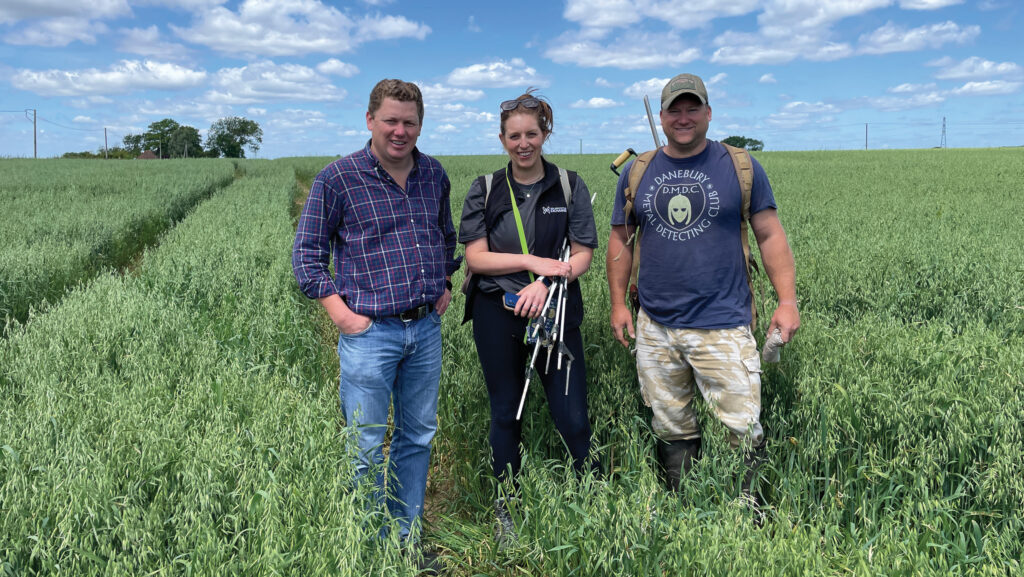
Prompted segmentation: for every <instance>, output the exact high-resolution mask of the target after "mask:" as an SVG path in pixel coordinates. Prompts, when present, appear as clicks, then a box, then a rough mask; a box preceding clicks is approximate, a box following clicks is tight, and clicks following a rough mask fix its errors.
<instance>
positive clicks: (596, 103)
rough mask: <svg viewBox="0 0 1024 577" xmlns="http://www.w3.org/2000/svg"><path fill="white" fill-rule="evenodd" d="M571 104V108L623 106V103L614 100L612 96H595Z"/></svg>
mask: <svg viewBox="0 0 1024 577" xmlns="http://www.w3.org/2000/svg"><path fill="white" fill-rule="evenodd" d="M569 106H570V107H571V108H614V107H616V106H622V103H621V102H617V101H615V100H612V99H611V98H600V97H594V98H591V99H590V100H582V99H581V100H577V101H576V102H573V103H572V104H570V105H569Z"/></svg>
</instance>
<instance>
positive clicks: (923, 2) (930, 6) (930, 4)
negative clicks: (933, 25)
mask: <svg viewBox="0 0 1024 577" xmlns="http://www.w3.org/2000/svg"><path fill="white" fill-rule="evenodd" d="M963 1H964V0H900V8H903V9H904V10H938V9H939V8H945V7H947V6H954V5H956V4H963Z"/></svg>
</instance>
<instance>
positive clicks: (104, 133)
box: [103, 126, 110, 160]
mask: <svg viewBox="0 0 1024 577" xmlns="http://www.w3.org/2000/svg"><path fill="white" fill-rule="evenodd" d="M109 158H110V156H109V155H108V154H107V127H106V126H104V127H103V160H107V159H109Z"/></svg>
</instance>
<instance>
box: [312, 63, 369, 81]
mask: <svg viewBox="0 0 1024 577" xmlns="http://www.w3.org/2000/svg"><path fill="white" fill-rule="evenodd" d="M316 69H317V70H318V71H320V72H321V73H322V74H331V75H334V76H341V77H342V78H352V77H353V76H355V75H356V74H359V68H357V67H356V65H355V64H349V63H348V62H342V61H341V60H338V59H337V58H328V59H327V60H324V61H323V62H321V63H320V64H317V65H316Z"/></svg>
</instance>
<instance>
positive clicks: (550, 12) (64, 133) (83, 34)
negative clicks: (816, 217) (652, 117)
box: [0, 0, 1024, 157]
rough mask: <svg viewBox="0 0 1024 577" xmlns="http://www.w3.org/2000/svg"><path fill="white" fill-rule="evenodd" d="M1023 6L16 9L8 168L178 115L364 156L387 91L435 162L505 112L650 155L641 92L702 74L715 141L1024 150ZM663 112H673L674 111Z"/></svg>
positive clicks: (1, 132) (140, 2) (126, 1)
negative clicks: (395, 91) (412, 89)
mask: <svg viewBox="0 0 1024 577" xmlns="http://www.w3.org/2000/svg"><path fill="white" fill-rule="evenodd" d="M1022 33H1024V6H1022V4H1021V2H1020V1H1019V0H833V1H829V0H771V1H767V2H758V1H754V0H728V1H719V0H692V1H689V2H670V1H667V0H629V1H627V0H568V1H563V2H545V1H534V0H520V1H518V2H502V3H491V2H465V1H461V0H459V1H447V2H417V1H401V0H393V1H388V0H373V1H371V0H362V1H359V0H353V1H350V2H332V1H328V0H244V1H241V2H239V1H225V0H92V1H90V2H70V1H68V0H0V111H2V112H0V157H2V156H15V157H19V156H20V157H24V156H28V157H31V156H32V123H31V122H30V121H29V120H27V119H26V117H27V115H26V113H25V112H24V109H36V110H37V111H38V117H39V122H38V133H37V136H38V142H39V144H38V146H39V156H41V157H48V156H56V155H60V154H61V153H63V152H66V151H81V150H97V149H99V148H101V147H102V146H103V133H104V128H106V129H107V133H108V139H109V143H110V144H111V145H114V144H118V143H120V139H121V137H123V136H124V135H125V134H127V133H133V132H134V133H138V132H141V131H144V130H145V128H146V126H148V125H149V124H150V123H151V122H155V121H157V120H160V119H163V118H167V117H170V118H173V119H175V120H176V121H178V122H179V123H182V124H188V125H191V126H194V127H196V128H198V129H200V131H201V132H203V133H204V135H205V132H206V130H207V129H208V128H209V126H210V124H211V123H212V122H213V121H215V120H216V119H218V118H221V117H224V116H229V115H236V116H244V117H247V118H252V119H254V120H256V121H258V122H259V123H260V125H261V126H262V127H263V131H264V138H263V146H262V148H261V150H260V151H259V153H258V156H260V157H280V156H306V155H334V154H345V153H348V152H351V151H352V150H355V149H357V148H360V147H361V146H362V145H363V144H364V143H365V141H366V139H367V138H368V133H367V131H366V122H365V118H364V114H365V110H366V101H367V98H368V94H369V91H370V89H371V88H372V87H373V85H374V84H375V83H376V82H377V80H379V79H381V78H385V77H396V78H402V79H404V80H409V81H413V82H416V83H417V84H419V85H420V86H421V88H422V89H423V92H424V96H425V100H426V104H427V112H426V118H425V121H424V131H423V135H422V136H421V137H420V141H419V147H420V149H421V150H423V151H424V152H427V153H430V154H483V153H500V152H501V148H500V145H499V143H498V139H497V133H498V117H497V114H496V113H497V110H498V103H499V102H500V101H502V100H505V99H508V98H512V97H515V96H516V95H518V94H520V93H521V92H522V91H523V90H524V89H525V88H527V87H528V86H533V87H537V88H539V89H540V93H541V94H543V95H544V96H546V97H547V98H548V99H549V101H550V102H551V103H552V105H553V107H554V112H555V133H554V134H553V135H552V138H551V140H550V141H549V142H548V144H547V145H546V148H545V150H546V151H547V152H549V153H561V152H578V151H579V150H580V148H581V146H582V149H583V151H584V152H588V153H593V152H619V151H621V150H623V149H624V148H625V147H627V146H629V147H633V148H637V149H646V148H649V147H650V146H651V145H652V140H651V136H650V129H649V128H648V125H647V121H646V117H645V114H644V109H643V104H642V96H643V94H645V93H647V94H650V95H651V96H652V99H653V101H654V102H653V106H655V107H656V106H657V104H658V98H659V97H660V90H661V87H662V85H663V84H664V83H665V81H666V80H667V79H669V78H670V77H672V76H673V75H675V74H677V73H679V72H692V73H695V74H699V75H700V76H702V77H703V78H704V80H705V82H706V83H707V85H708V92H709V97H710V103H711V106H712V111H713V119H712V123H711V132H710V136H711V137H712V138H716V139H721V138H724V137H726V136H730V135H743V136H747V137H751V138H757V139H760V140H762V141H764V143H765V147H766V149H768V150H821V149H829V150H833V149H863V148H864V141H865V124H867V133H868V134H867V139H868V147H869V148H872V149H881V148H930V147H933V146H938V145H939V144H940V142H941V137H942V126H943V118H945V119H946V144H947V145H948V146H949V147H983V146H1008V145H1009V146H1016V145H1024V99H1022V97H1021V94H1022V88H1024V49H1022V47H1024V42H1022V40H1021V35H1022ZM655 110H657V108H655Z"/></svg>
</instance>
